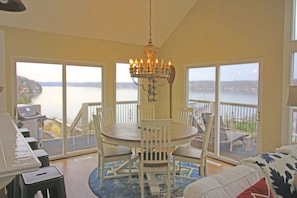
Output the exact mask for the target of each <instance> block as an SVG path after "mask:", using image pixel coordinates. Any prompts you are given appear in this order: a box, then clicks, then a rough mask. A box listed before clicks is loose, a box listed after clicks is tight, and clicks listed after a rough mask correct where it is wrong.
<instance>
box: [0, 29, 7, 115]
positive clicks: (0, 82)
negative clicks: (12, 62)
mask: <svg viewBox="0 0 297 198" xmlns="http://www.w3.org/2000/svg"><path fill="white" fill-rule="evenodd" d="M0 86H2V87H4V90H3V91H2V92H1V93H0V101H1V102H0V112H7V106H6V78H5V35H4V31H3V30H0Z"/></svg>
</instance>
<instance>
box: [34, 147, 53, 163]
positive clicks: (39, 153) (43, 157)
mask: <svg viewBox="0 0 297 198" xmlns="http://www.w3.org/2000/svg"><path fill="white" fill-rule="evenodd" d="M33 152H34V154H35V156H36V157H37V158H38V159H39V161H40V162H41V167H45V166H49V158H48V153H47V152H46V151H45V150H44V149H36V150H33Z"/></svg>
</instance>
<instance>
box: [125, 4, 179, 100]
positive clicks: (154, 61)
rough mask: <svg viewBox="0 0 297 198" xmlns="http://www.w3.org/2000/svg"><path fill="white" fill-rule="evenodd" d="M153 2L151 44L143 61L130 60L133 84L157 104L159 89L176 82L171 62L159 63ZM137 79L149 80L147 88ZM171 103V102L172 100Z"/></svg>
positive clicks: (145, 52)
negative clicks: (153, 29) (155, 43)
mask: <svg viewBox="0 0 297 198" xmlns="http://www.w3.org/2000/svg"><path fill="white" fill-rule="evenodd" d="M151 10H152V9H151V0H150V21H149V23H150V24H149V25H150V32H149V36H150V38H149V42H148V45H147V46H145V49H144V57H143V58H141V59H139V60H138V59H135V60H134V61H133V59H130V60H129V63H130V76H131V78H132V79H133V82H134V83H135V84H136V85H138V86H141V87H142V88H143V89H144V90H145V91H147V93H148V101H149V102H155V101H156V100H157V99H156V96H157V87H158V86H163V85H165V84H167V81H168V83H169V84H170V90H171V85H172V83H173V80H174V67H173V66H172V65H171V61H168V62H165V61H164V60H162V61H161V62H159V59H158V53H157V50H156V49H155V47H154V45H153V42H152V38H151V36H152V31H151V30H152V25H151V12H152V11H151ZM135 78H143V79H147V88H145V86H144V85H143V84H141V83H139V82H137V81H136V80H135ZM157 79H161V80H162V81H161V83H159V84H158V82H157ZM170 101H171V100H170Z"/></svg>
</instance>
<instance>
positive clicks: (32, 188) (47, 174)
mask: <svg viewBox="0 0 297 198" xmlns="http://www.w3.org/2000/svg"><path fill="white" fill-rule="evenodd" d="M47 189H49V194H50V197H52V198H66V191H65V184H64V176H63V175H62V174H61V173H60V172H59V170H58V169H57V168H56V167H55V166H47V167H42V168H40V169H39V170H37V171H33V172H28V173H23V174H21V176H20V192H21V196H20V197H21V198H34V195H35V194H36V192H37V191H39V190H41V191H43V190H47ZM45 197H47V194H46V196H45Z"/></svg>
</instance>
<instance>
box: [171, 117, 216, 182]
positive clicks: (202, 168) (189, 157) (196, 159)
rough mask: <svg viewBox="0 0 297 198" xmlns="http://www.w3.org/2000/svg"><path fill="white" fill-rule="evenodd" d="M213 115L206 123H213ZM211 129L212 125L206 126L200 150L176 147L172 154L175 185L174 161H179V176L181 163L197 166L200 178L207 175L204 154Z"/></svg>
mask: <svg viewBox="0 0 297 198" xmlns="http://www.w3.org/2000/svg"><path fill="white" fill-rule="evenodd" d="M213 117H214V115H209V117H208V121H209V122H212V121H213ZM212 129H213V126H212V125H210V124H209V125H207V126H206V131H205V134H204V138H203V143H202V147H201V149H197V148H192V147H181V146H179V147H177V148H176V149H175V150H174V151H173V152H172V156H173V164H174V166H173V182H174V183H175V177H176V172H175V169H176V167H175V164H176V163H175V161H179V173H180V175H181V168H182V163H181V162H189V163H193V164H196V165H198V166H199V174H200V176H202V177H205V176H206V174H207V170H206V154H207V147H208V142H209V138H210V133H211V130H212Z"/></svg>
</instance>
